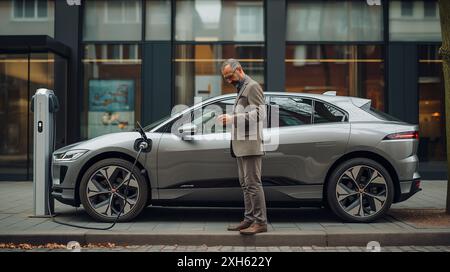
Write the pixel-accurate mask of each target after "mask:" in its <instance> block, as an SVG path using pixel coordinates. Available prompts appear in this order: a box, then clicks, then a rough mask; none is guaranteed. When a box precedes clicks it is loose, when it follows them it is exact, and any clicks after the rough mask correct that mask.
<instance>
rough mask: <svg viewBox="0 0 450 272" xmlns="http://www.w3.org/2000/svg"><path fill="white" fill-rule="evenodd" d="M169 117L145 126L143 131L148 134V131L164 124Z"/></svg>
mask: <svg viewBox="0 0 450 272" xmlns="http://www.w3.org/2000/svg"><path fill="white" fill-rule="evenodd" d="M170 117H171V116H170V115H168V116H165V117H163V118H161V119H159V120H158V121H155V122H153V123H151V124H150V125H148V126H145V127H144V131H145V132H149V131H150V130H152V129H154V128H155V127H157V126H159V125H160V124H162V123H164V122H165V121H167V120H169V118H170Z"/></svg>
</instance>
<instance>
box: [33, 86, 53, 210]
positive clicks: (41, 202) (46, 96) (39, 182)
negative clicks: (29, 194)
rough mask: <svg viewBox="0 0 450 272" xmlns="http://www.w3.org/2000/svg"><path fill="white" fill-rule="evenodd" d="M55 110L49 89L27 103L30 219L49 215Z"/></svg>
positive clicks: (37, 93) (39, 91)
mask: <svg viewBox="0 0 450 272" xmlns="http://www.w3.org/2000/svg"><path fill="white" fill-rule="evenodd" d="M58 110H59V102H58V98H57V97H56V95H55V94H54V92H53V91H52V90H48V89H38V90H37V91H36V94H35V95H34V96H33V98H32V100H31V111H32V112H33V113H34V121H33V128H34V129H33V130H34V131H33V143H34V147H33V205H34V217H49V216H50V215H51V214H53V209H54V200H53V198H52V197H51V195H50V192H51V186H52V181H51V180H52V179H51V178H52V177H51V160H52V158H51V156H52V153H53V148H54V144H53V143H54V140H55V139H54V137H55V135H54V133H53V131H54V129H55V127H54V126H55V122H54V118H55V116H54V114H55V113H56V112H57V111H58Z"/></svg>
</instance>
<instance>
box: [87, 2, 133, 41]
mask: <svg viewBox="0 0 450 272" xmlns="http://www.w3.org/2000/svg"><path fill="white" fill-rule="evenodd" d="M84 6H85V10H84V13H85V15H84V20H83V39H84V40H85V41H117V40H119V41H137V40H140V39H141V36H142V33H141V32H142V18H141V17H142V16H141V14H142V7H141V1H140V0H126V1H125V0H109V1H107V0H89V1H85V3H84Z"/></svg>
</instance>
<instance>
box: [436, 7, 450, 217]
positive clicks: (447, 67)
mask: <svg viewBox="0 0 450 272" xmlns="http://www.w3.org/2000/svg"><path fill="white" fill-rule="evenodd" d="M439 15H440V17H441V30H442V46H441V48H440V50H439V52H440V54H441V56H442V69H443V71H444V81H445V120H446V122H445V123H446V125H445V127H446V143H447V144H446V145H447V173H448V174H447V175H448V176H449V178H448V180H450V122H449V121H450V1H449V0H439ZM448 180H447V205H446V213H447V214H450V182H449V181H448Z"/></svg>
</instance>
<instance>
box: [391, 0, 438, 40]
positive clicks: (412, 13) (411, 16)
mask: <svg viewBox="0 0 450 272" xmlns="http://www.w3.org/2000/svg"><path fill="white" fill-rule="evenodd" d="M389 31H390V33H389V36H390V39H391V40H392V41H441V25H440V19H439V10H438V5H437V1H436V0H429V1H428V0H427V1H409V0H408V1H389Z"/></svg>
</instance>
